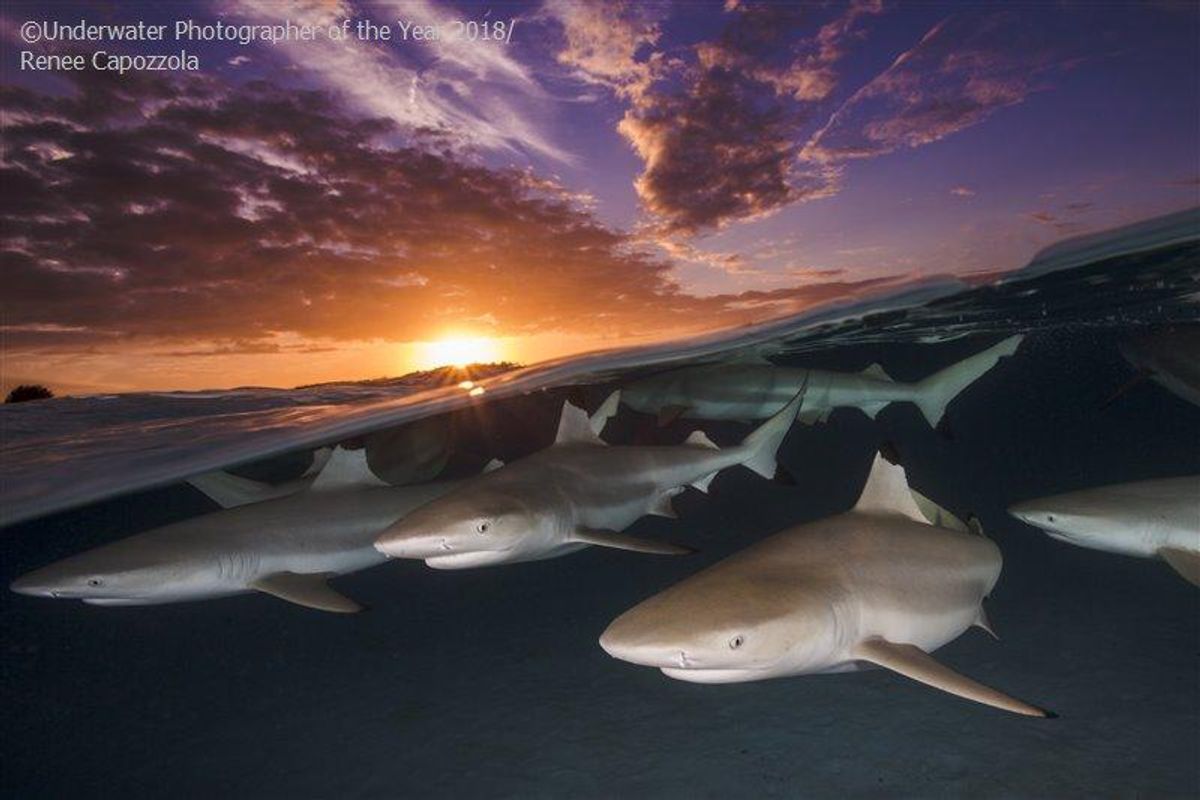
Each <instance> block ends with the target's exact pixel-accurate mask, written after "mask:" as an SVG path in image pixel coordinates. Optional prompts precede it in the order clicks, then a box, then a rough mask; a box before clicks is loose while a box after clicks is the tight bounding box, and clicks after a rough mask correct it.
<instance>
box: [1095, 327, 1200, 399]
mask: <svg viewBox="0 0 1200 800" xmlns="http://www.w3.org/2000/svg"><path fill="white" fill-rule="evenodd" d="M1118 349H1119V350H1120V351H1121V355H1122V356H1124V357H1125V360H1126V361H1128V362H1129V363H1130V365H1132V366H1133V367H1134V369H1136V370H1137V374H1136V375H1135V376H1134V377H1133V378H1132V379H1131V380H1130V381H1129V382H1128V383H1126V384H1125V385H1124V386H1122V387H1121V388H1120V389H1118V390H1117V391H1116V392H1115V393H1114V394H1113V396H1112V397H1111V398H1109V400H1108V402H1107V403H1106V404H1105V405H1107V404H1108V403H1111V402H1112V401H1113V400H1115V399H1116V398H1117V397H1119V396H1121V395H1123V394H1125V393H1126V392H1127V391H1129V390H1130V389H1132V388H1133V387H1134V386H1136V385H1137V384H1139V383H1141V382H1142V381H1144V380H1146V379H1147V378H1149V379H1150V380H1152V381H1154V382H1155V383H1157V384H1158V385H1159V386H1161V387H1163V388H1164V389H1166V390H1167V391H1168V392H1170V393H1171V394H1173V395H1175V396H1176V397H1179V398H1182V399H1184V400H1186V401H1188V402H1189V403H1191V404H1192V405H1196V406H1200V325H1178V326H1173V327H1166V328H1160V329H1158V330H1154V331H1151V332H1149V333H1145V334H1142V335H1140V336H1133V337H1130V338H1129V339H1127V340H1125V341H1123V342H1121V344H1120V345H1119V346H1118Z"/></svg>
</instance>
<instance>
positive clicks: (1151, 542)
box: [1008, 475, 1200, 586]
mask: <svg viewBox="0 0 1200 800" xmlns="http://www.w3.org/2000/svg"><path fill="white" fill-rule="evenodd" d="M1008 513H1010V514H1012V515H1013V516H1014V517H1016V518H1017V519H1019V520H1021V521H1022V522H1024V523H1026V524H1029V525H1032V526H1034V527H1036V528H1041V529H1042V530H1043V531H1045V532H1046V533H1047V534H1049V535H1050V536H1051V537H1053V538H1055V539H1058V540H1059V541H1063V542H1068V543H1069V544H1075V545H1079V546H1080V547H1088V548H1091V549H1093V550H1103V551H1105V552H1109V553H1120V554H1122V555H1128V556H1138V557H1140V558H1161V559H1162V560H1163V561H1166V562H1167V563H1168V564H1170V565H1171V567H1172V568H1173V569H1174V570H1175V571H1176V572H1178V573H1179V574H1180V575H1182V576H1183V577H1184V578H1186V579H1187V580H1189V581H1191V582H1192V583H1193V584H1196V585H1197V586H1200V475H1191V476H1188V477H1182V478H1163V479H1158V480H1149V481H1136V482H1133V483H1121V484H1116V485H1114V486H1100V487H1096V488H1092V489H1082V490H1080V491H1076V492H1066V493H1065V494H1057V495H1053V496H1051V497H1043V498H1041V499H1038V500H1026V501H1025V502H1022V503H1017V504H1016V505H1014V506H1012V507H1011V508H1009V509H1008Z"/></svg>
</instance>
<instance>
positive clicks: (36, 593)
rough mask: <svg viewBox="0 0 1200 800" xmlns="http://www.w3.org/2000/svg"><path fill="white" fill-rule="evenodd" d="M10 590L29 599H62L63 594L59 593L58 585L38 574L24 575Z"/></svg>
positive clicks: (11, 585) (14, 582)
mask: <svg viewBox="0 0 1200 800" xmlns="http://www.w3.org/2000/svg"><path fill="white" fill-rule="evenodd" d="M8 588H9V589H10V590H12V591H14V592H16V593H17V594H23V595H28V596H29V597H61V596H62V592H60V591H59V589H58V587H57V585H56V584H54V583H51V582H49V581H47V580H45V579H44V578H43V577H42V576H40V575H38V574H37V573H36V572H34V573H30V574H28V575H22V576H21V577H19V578H17V579H16V580H15V581H13V582H12V583H10V584H9V585H8Z"/></svg>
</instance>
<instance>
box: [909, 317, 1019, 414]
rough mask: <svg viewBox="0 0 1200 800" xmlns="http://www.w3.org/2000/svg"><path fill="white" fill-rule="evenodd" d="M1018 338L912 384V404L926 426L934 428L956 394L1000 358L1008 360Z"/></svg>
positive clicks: (1010, 338)
mask: <svg viewBox="0 0 1200 800" xmlns="http://www.w3.org/2000/svg"><path fill="white" fill-rule="evenodd" d="M1022 338H1024V337H1023V336H1021V335H1017V336H1010V337H1008V338H1007V339H1005V340H1004V341H1002V342H1000V343H999V344H995V345H992V346H991V347H989V348H988V349H987V350H984V351H983V352H980V353H976V354H975V355H973V356H968V357H967V358H964V359H963V360H962V361H959V362H958V363H957V364H951V365H950V366H948V367H946V368H945V369H943V370H939V371H938V372H935V373H933V374H932V375H930V376H929V377H928V378H925V379H924V380H922V381H918V382H917V384H916V388H917V395H916V397H915V398H913V402H915V403H916V404H917V407H918V408H920V409H921V413H922V414H924V415H925V419H927V420H929V424H930V425H931V426H933V427H937V424H938V423H939V422H941V421H942V416H943V415H944V414H945V413H946V406H948V405H949V404H950V401H951V400H953V399H954V398H955V397H958V395H959V393H960V392H962V391H963V390H964V389H966V388H967V387H968V386H970V385H971V384H972V383H974V382H975V381H977V380H978V379H979V377H980V376H981V375H983V374H984V373H985V372H987V371H988V370H990V369H991V368H992V367H994V366H996V363H997V362H998V361H999V360H1000V359H1001V358H1003V357H1004V356H1010V355H1012V354H1013V352H1014V351H1016V349H1017V345H1019V344H1020V343H1021V339H1022Z"/></svg>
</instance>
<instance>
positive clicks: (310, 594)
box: [250, 572, 363, 614]
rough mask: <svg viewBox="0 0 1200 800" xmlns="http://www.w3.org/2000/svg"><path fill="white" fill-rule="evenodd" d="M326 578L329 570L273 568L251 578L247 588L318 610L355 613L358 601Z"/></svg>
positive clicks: (358, 607) (361, 608) (359, 608)
mask: <svg viewBox="0 0 1200 800" xmlns="http://www.w3.org/2000/svg"><path fill="white" fill-rule="evenodd" d="M328 578H329V574H328V573H319V574H315V575H301V574H300V573H297V572H276V573H275V574H273V575H265V576H263V577H261V578H259V579H258V580H256V581H254V582H253V583H251V584H250V588H251V589H256V590H258V591H260V592H263V593H264V594H269V595H273V596H275V597H278V598H279V599H280V600H286V601H288V602H289V603H295V604H296V605H298V606H305V607H306V608H315V609H317V610H318V611H332V612H333V613H335V614H355V613H357V612H359V611H362V610H363V607H362V606H360V605H359V604H358V603H356V602H354V601H353V600H351V599H350V598H349V597H346V596H345V595H344V594H340V593H338V592H337V591H336V590H335V589H333V587H331V586H330V585H329V584H328V583H326V582H325V581H326V579H328Z"/></svg>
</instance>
